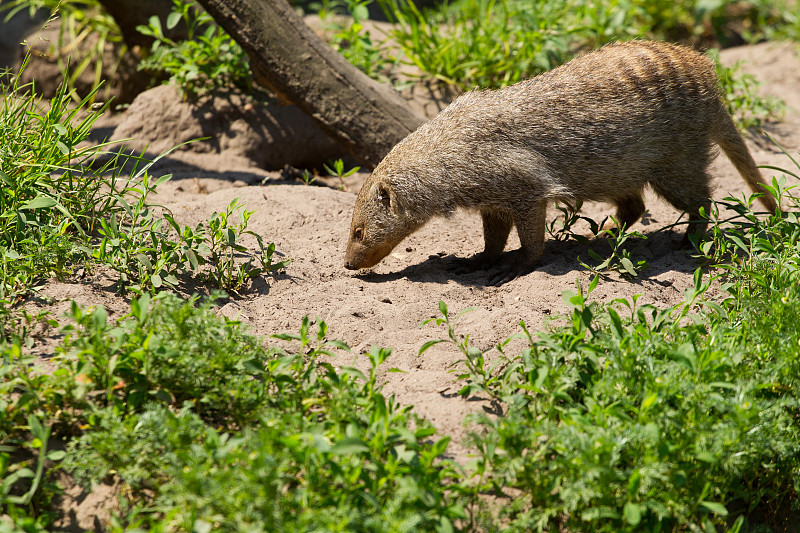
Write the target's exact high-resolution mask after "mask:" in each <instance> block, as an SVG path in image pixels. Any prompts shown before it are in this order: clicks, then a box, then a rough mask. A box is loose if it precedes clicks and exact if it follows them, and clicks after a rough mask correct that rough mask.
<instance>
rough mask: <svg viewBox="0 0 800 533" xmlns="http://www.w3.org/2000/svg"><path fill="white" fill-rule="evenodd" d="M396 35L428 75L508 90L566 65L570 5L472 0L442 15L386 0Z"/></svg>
mask: <svg viewBox="0 0 800 533" xmlns="http://www.w3.org/2000/svg"><path fill="white" fill-rule="evenodd" d="M381 5H383V6H384V10H385V11H386V12H387V13H389V14H390V15H391V17H392V20H394V21H395V29H394V30H393V31H392V37H393V38H394V40H395V41H396V42H397V43H398V44H399V45H400V47H401V48H402V50H403V53H404V55H405V57H406V58H407V60H408V61H410V62H411V63H412V64H413V65H414V66H415V67H417V68H418V69H419V70H420V71H421V72H422V73H423V74H422V75H424V76H428V77H432V78H435V79H437V80H439V81H441V82H444V83H446V84H451V85H457V86H458V87H460V88H461V89H469V88H472V87H475V86H479V87H502V86H505V85H510V84H512V83H515V82H517V81H520V80H522V79H525V78H528V77H531V76H533V75H535V74H538V73H540V72H542V71H543V70H547V69H550V68H552V67H555V66H557V65H559V64H561V63H563V62H564V61H565V60H566V59H567V57H568V43H569V39H570V37H569V35H570V31H569V30H566V28H564V27H563V26H562V24H561V22H560V21H561V20H564V18H565V17H566V15H567V12H568V11H569V6H568V5H567V3H566V2H561V1H559V2H544V1H541V2H536V4H535V5H530V4H526V5H525V6H522V5H517V4H514V3H512V2H508V1H505V0H501V1H495V0H471V1H468V2H462V3H459V4H457V6H453V9H448V6H447V5H445V7H444V8H443V9H442V10H441V11H435V10H432V9H424V10H421V9H419V8H418V7H417V6H416V4H415V3H414V2H413V0H407V1H406V0H391V1H390V0H385V1H382V2H381Z"/></svg>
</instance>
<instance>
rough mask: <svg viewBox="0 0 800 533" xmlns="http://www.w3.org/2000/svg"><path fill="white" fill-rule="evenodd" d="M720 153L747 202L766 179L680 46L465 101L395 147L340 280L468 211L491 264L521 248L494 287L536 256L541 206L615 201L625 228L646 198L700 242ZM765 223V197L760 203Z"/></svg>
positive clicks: (626, 49)
mask: <svg viewBox="0 0 800 533" xmlns="http://www.w3.org/2000/svg"><path fill="white" fill-rule="evenodd" d="M715 145H718V146H719V147H721V148H722V150H723V151H724V152H725V154H726V155H727V156H728V158H729V159H730V160H731V161H732V163H733V164H734V166H735V167H736V169H737V170H738V171H739V173H740V174H741V175H742V177H743V178H744V180H745V181H746V182H747V184H748V185H749V186H750V188H751V189H752V190H753V191H755V192H764V193H766V191H765V190H764V189H762V188H761V185H763V184H764V180H763V178H762V176H761V174H760V173H759V171H758V169H757V168H756V165H755V162H754V161H753V158H752V157H751V155H750V152H749V151H748V149H747V146H746V145H745V143H744V141H743V139H742V137H741V135H740V134H739V132H738V131H737V130H736V127H735V125H734V123H733V121H732V120H731V117H730V115H729V114H728V112H727V110H726V109H725V106H724V105H723V103H722V100H721V95H720V88H719V83H718V79H717V75H716V69H715V66H714V63H713V62H712V61H711V60H710V59H708V58H707V57H705V56H704V55H702V54H700V53H698V52H695V51H693V50H692V49H690V48H686V47H683V46H678V45H673V44H668V43H661V42H649V41H633V42H627V43H616V44H610V45H607V46H605V47H603V48H600V49H599V50H597V51H594V52H592V53H589V54H587V55H584V56H582V57H578V58H576V59H573V60H572V61H570V62H569V63H566V64H564V65H562V66H561V67H558V68H556V69H554V70H551V71H549V72H545V73H543V74H541V75H539V76H536V77H534V78H531V79H528V80H526V81H522V82H520V83H517V84H515V85H511V86H509V87H506V88H503V89H498V90H474V91H470V92H468V93H465V94H463V95H462V96H460V97H459V98H458V99H456V100H455V101H454V102H453V103H452V104H450V105H449V106H448V107H447V108H445V109H444V110H443V111H442V112H441V113H440V114H439V115H438V116H436V117H435V118H434V119H432V120H431V121H429V122H427V123H426V124H423V125H422V126H420V127H419V129H417V130H416V131H414V132H413V133H411V134H410V135H408V136H407V137H406V138H405V139H403V140H402V141H400V142H399V143H398V144H397V145H396V146H395V147H394V148H393V149H392V150H391V151H390V152H389V154H388V155H387V156H386V157H385V158H384V159H383V161H381V162H380V164H378V166H377V167H376V168H375V170H374V172H373V173H372V175H371V176H370V177H369V178H368V179H367V181H366V183H365V184H364V186H363V187H362V189H361V191H360V192H359V194H358V199H357V200H356V205H355V209H354V211H353V221H352V225H351V231H350V239H349V242H348V245H347V253H346V257H345V267H346V268H349V269H360V268H368V267H371V266H373V265H375V264H377V263H378V262H379V261H380V260H381V259H383V258H384V257H386V255H388V254H389V252H391V250H392V249H393V248H394V247H395V246H396V245H397V244H398V243H399V242H400V241H402V240H403V239H404V238H405V237H407V236H408V235H409V234H411V233H412V232H414V231H416V230H417V229H419V228H420V227H421V226H422V225H423V224H424V223H425V222H426V221H427V220H428V219H430V218H431V217H432V216H436V215H443V216H447V215H450V214H451V213H453V211H454V210H455V209H456V208H459V207H461V208H469V209H476V210H478V211H479V212H480V214H481V217H482V219H483V232H484V244H485V248H484V250H483V251H482V252H481V253H479V254H477V255H475V256H474V257H472V258H470V260H469V263H468V266H469V268H474V269H477V268H486V267H490V266H492V265H493V264H494V263H496V262H497V259H498V257H499V256H500V254H501V252H502V251H503V249H504V247H505V245H506V241H507V239H508V235H509V233H510V231H511V227H512V225H513V226H516V228H517V232H518V234H519V239H520V243H521V247H520V250H519V251H518V252H517V255H516V257H515V259H514V261H513V262H511V263H510V264H509V265H508V266H507V267H506V268H504V269H501V273H500V275H499V276H498V277H497V278H495V281H496V282H497V283H498V284H499V283H504V282H506V281H509V280H511V279H513V278H514V277H516V276H518V275H522V274H525V273H527V272H529V271H530V270H532V269H533V268H534V267H535V266H536V264H537V262H538V261H539V259H540V258H541V256H542V252H543V250H544V237H545V212H546V207H547V203H548V201H552V200H561V201H565V202H569V203H574V202H576V201H584V200H601V201H607V202H612V203H614V204H616V206H617V220H618V222H619V223H620V224H621V225H622V224H624V225H625V226H627V227H630V226H631V225H632V224H633V223H634V222H636V221H637V220H638V219H639V217H641V215H642V213H643V212H644V202H643V199H642V192H643V189H644V187H645V186H646V185H650V186H651V187H652V189H653V190H654V191H655V192H656V193H658V194H659V195H660V196H661V197H663V198H664V199H665V200H667V201H668V202H669V203H670V204H672V205H673V206H674V207H675V208H677V209H679V210H684V211H687V212H688V213H689V216H690V220H691V221H692V224H691V225H690V226H689V230H687V233H689V232H694V231H697V230H699V231H705V229H706V226H707V221H705V220H704V219H703V218H702V217H701V216H700V213H699V211H700V208H705V209H706V211H708V208H709V206H710V200H709V197H710V193H711V191H710V185H709V182H710V176H709V173H708V168H709V166H710V164H711V162H712V160H713V159H714V158H715V157H716V155H717V150H716V149H715ZM761 200H762V202H763V204H764V205H765V206H766V207H767V208H768V209H770V210H774V209H775V207H776V205H775V200H774V198H773V197H772V196H770V195H769V194H765V195H764V196H763V197H762V198H761Z"/></svg>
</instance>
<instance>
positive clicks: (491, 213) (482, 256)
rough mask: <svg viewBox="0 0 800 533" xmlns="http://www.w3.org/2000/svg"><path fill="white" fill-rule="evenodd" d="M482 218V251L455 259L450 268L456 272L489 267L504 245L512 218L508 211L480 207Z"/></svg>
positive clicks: (463, 272) (461, 272)
mask: <svg viewBox="0 0 800 533" xmlns="http://www.w3.org/2000/svg"><path fill="white" fill-rule="evenodd" d="M481 219H482V220H483V241H484V248H483V251H482V252H480V253H478V254H475V255H474V256H472V257H468V258H464V259H457V260H455V262H454V264H453V266H452V267H450V270H451V271H452V272H454V273H456V274H466V273H469V272H474V271H476V270H482V269H485V268H489V267H491V266H492V265H494V263H495V262H496V261H497V259H498V258H499V257H500V254H501V253H502V252H503V249H504V248H505V247H506V241H508V235H509V233H511V226H512V225H513V224H514V219H513V217H512V216H511V213H510V212H507V211H503V210H500V209H492V208H489V207H484V208H481Z"/></svg>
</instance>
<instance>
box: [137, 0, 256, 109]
mask: <svg viewBox="0 0 800 533" xmlns="http://www.w3.org/2000/svg"><path fill="white" fill-rule="evenodd" d="M173 6H174V7H173V10H172V13H170V15H169V17H168V18H167V22H166V26H167V29H172V28H174V27H176V26H177V25H178V24H179V23H181V22H183V23H184V24H185V25H186V29H187V37H186V39H184V40H181V41H179V42H175V41H173V40H172V39H170V38H168V37H166V36H165V35H164V29H163V28H162V27H161V21H160V20H159V18H158V17H155V16H154V17H151V18H150V20H149V23H148V25H147V26H137V27H136V29H137V30H138V31H139V32H141V33H142V34H144V35H148V36H150V37H153V38H154V39H155V42H154V43H153V47H152V49H151V50H150V54H149V55H148V56H147V57H146V58H145V59H143V60H142V62H141V63H140V64H139V68H140V69H141V70H148V71H152V72H154V73H164V74H166V75H167V76H168V78H169V81H170V82H172V83H174V84H175V85H177V86H178V87H179V88H180V89H181V91H183V94H184V95H186V96H187V97H189V98H192V99H196V98H198V97H199V96H202V95H203V94H205V93H208V92H210V91H215V90H220V89H225V88H229V87H231V86H236V87H238V88H239V89H241V90H243V91H245V92H249V91H250V89H251V82H250V80H251V75H250V66H249V65H250V64H249V61H248V59H247V54H245V53H244V51H243V50H242V48H241V47H240V46H239V44H238V43H237V42H236V41H234V40H233V39H232V38H231V37H230V36H229V35H228V34H227V33H225V30H223V29H222V28H220V27H219V26H217V24H216V23H215V22H214V19H213V18H212V17H211V15H209V14H208V13H206V12H205V11H204V10H203V9H202V8H201V7H200V6H199V5H197V4H196V3H195V2H192V1H186V0H173Z"/></svg>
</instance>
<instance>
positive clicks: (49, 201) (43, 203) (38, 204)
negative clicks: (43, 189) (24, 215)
mask: <svg viewBox="0 0 800 533" xmlns="http://www.w3.org/2000/svg"><path fill="white" fill-rule="evenodd" d="M57 203H58V202H56V201H55V199H54V198H50V197H49V196H44V195H39V196H37V197H36V198H34V199H33V200H28V201H27V202H25V203H24V204H22V205H21V206H20V210H24V209H30V210H34V209H48V208H50V207H53V206H54V205H56V204H57Z"/></svg>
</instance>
